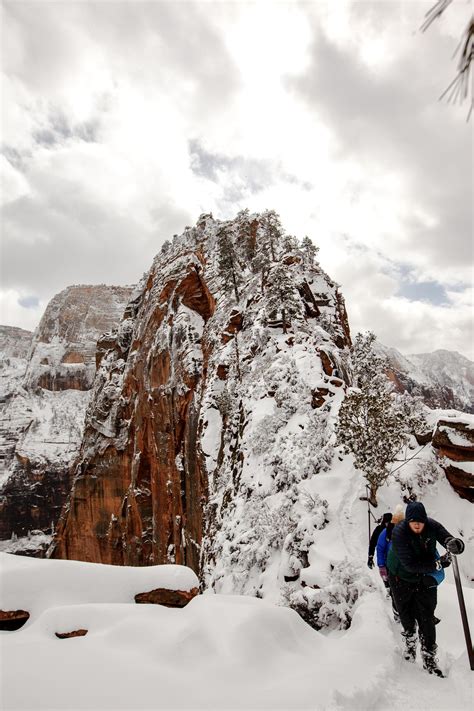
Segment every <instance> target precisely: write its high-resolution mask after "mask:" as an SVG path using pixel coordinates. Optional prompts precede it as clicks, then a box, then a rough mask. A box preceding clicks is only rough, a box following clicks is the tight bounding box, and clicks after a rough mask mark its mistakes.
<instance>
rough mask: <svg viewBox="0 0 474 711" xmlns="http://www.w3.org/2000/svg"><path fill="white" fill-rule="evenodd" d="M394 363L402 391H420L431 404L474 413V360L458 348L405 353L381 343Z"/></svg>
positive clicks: (418, 392)
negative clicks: (457, 350)
mask: <svg viewBox="0 0 474 711" xmlns="http://www.w3.org/2000/svg"><path fill="white" fill-rule="evenodd" d="M377 347H378V350H379V351H380V352H381V353H383V355H385V356H386V357H387V358H388V360H389V362H390V365H391V368H392V372H391V378H392V380H393V382H394V384H395V387H396V388H397V389H398V390H399V392H405V391H406V392H409V393H410V394H411V395H418V396H420V397H422V398H423V400H424V402H425V403H426V404H427V405H428V407H431V408H441V409H455V410H461V411H463V412H469V413H474V363H473V362H472V361H470V360H469V359H468V358H465V357H464V356H462V355H461V354H460V353H457V352H456V351H446V350H437V351H433V353H418V354H413V355H407V356H404V355H402V354H401V353H400V352H399V351H397V350H396V349H395V348H388V347H387V346H383V345H382V344H378V346H377Z"/></svg>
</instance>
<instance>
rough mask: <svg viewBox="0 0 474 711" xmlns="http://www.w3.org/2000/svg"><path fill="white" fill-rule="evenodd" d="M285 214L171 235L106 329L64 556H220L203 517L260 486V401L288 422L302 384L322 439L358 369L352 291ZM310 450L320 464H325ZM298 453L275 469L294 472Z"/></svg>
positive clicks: (147, 559)
mask: <svg viewBox="0 0 474 711" xmlns="http://www.w3.org/2000/svg"><path fill="white" fill-rule="evenodd" d="M274 218H275V216H274V215H272V214H269V213H268V214H267V213H266V214H263V215H249V214H248V213H241V214H240V215H239V216H238V217H237V218H236V219H235V220H233V221H229V222H220V221H218V220H214V219H213V218H212V216H210V215H203V216H201V218H200V219H199V221H198V223H197V225H196V227H194V228H192V229H187V230H186V231H185V233H184V234H183V235H182V236H181V237H179V238H177V239H176V240H175V241H174V244H173V245H169V243H167V244H165V246H164V248H163V250H162V252H161V253H160V254H159V255H158V256H157V257H156V259H155V261H154V263H153V265H152V267H151V269H150V271H149V273H148V274H147V275H146V277H144V279H143V281H142V282H141V284H140V285H139V288H138V289H137V290H136V292H135V293H134V294H133V295H132V297H131V300H130V302H129V304H128V306H127V308H126V310H125V314H124V319H123V321H122V323H121V324H120V326H119V328H118V330H117V332H116V333H115V335H113V336H112V335H108V336H107V337H105V338H104V339H102V340H100V341H99V343H98V350H97V360H98V362H99V363H100V367H99V370H98V372H97V376H96V380H95V385H94V390H93V397H92V400H91V404H90V407H89V409H88V412H87V416H86V427H85V433H84V440H83V443H82V446H81V451H80V455H79V461H78V465H77V468H76V473H75V479H74V484H73V490H72V494H71V498H70V501H69V503H68V506H67V507H66V510H65V512H64V516H63V517H62V519H61V522H60V525H59V527H58V530H57V533H56V538H55V544H54V550H53V551H52V555H53V556H54V557H62V558H74V559H78V560H87V561H97V562H102V563H114V564H125V565H149V564H157V563H166V562H176V563H184V564H186V565H189V566H191V567H192V568H193V569H194V570H195V571H198V570H200V569H201V566H202V564H203V562H204V564H205V565H206V566H208V567H209V566H210V565H212V560H213V559H214V558H215V554H216V551H215V550H212V549H211V548H212V547H208V548H207V549H206V548H205V547H202V546H201V542H202V539H203V532H204V530H206V532H207V534H208V537H209V536H211V537H212V530H213V529H214V528H215V527H216V526H219V527H220V529H221V530H223V526H222V519H223V517H224V516H225V511H226V508H228V507H229V505H230V502H231V501H232V498H233V496H234V495H236V493H237V491H239V492H241V491H243V490H245V491H248V493H249V495H250V491H251V488H254V487H257V482H256V481H253V482H250V480H249V478H248V477H249V467H250V468H251V462H252V456H253V454H252V452H251V448H250V444H249V442H250V441H254V440H256V439H258V437H259V436H260V435H258V432H257V434H256V433H255V428H257V429H258V427H257V425H258V422H257V420H258V419H259V417H258V415H257V413H256V412H253V410H254V409H255V402H257V401H260V405H259V408H258V409H259V413H260V416H266V415H268V416H269V417H271V418H273V420H274V427H276V429H277V430H278V429H279V427H284V426H285V418H288V419H289V418H290V415H289V409H288V407H287V406H288V403H289V402H290V401H292V400H293V399H294V397H301V398H302V399H303V402H304V412H305V414H304V417H303V418H302V419H301V421H300V422H299V423H295V424H294V426H295V427H297V431H298V432H299V433H300V435H301V437H300V439H301V444H302V447H303V444H304V447H306V448H307V449H308V450H310V449H311V448H313V449H314V445H315V441H314V439H313V435H314V436H320V437H321V438H324V437H323V435H322V433H321V431H320V430H319V429H318V426H319V424H321V423H323V425H322V429H323V430H324V428H325V426H326V424H327V421H328V417H329V412H330V410H331V405H332V403H333V402H336V401H337V400H338V399H339V398H340V397H342V390H343V389H344V379H346V380H347V379H348V375H347V373H346V366H345V359H344V353H345V350H346V349H347V347H348V346H349V345H350V334H349V327H348V321H347V314H346V311H345V306H344V300H343V298H342V296H341V295H340V293H339V291H338V288H337V285H336V284H334V283H333V282H332V281H331V280H330V279H329V277H328V276H327V275H326V274H325V273H324V272H323V271H322V270H321V268H320V267H319V265H318V264H317V263H315V262H314V255H311V253H310V252H304V250H302V249H301V248H300V247H298V246H297V244H296V242H295V241H294V240H293V239H292V238H286V239H284V235H283V232H282V230H280V228H279V227H278V224H276V227H275V219H274ZM276 363H281V366H282V370H281V371H280V369H279V368H275V364H276ZM294 393H296V394H294ZM279 409H281V412H282V413H284V414H282V415H281V417H280V419H278V417H279V416H278V410H279ZM277 420H278V422H277ZM278 423H279V424H278ZM305 428H306V429H305ZM320 429H321V428H320ZM303 430H304V437H303ZM261 436H262V437H264V436H265V435H263V434H262V435H261ZM328 436H329V435H328ZM303 440H304V442H303ZM255 446H257V445H255ZM305 455H306V451H302V452H301V456H305ZM317 458H319V459H321V452H319V451H318V453H317V457H315V458H314V459H317ZM328 458H329V459H330V456H329V455H328ZM322 459H323V460H324V456H322ZM311 461H312V460H311V457H310V465H309V466H312V467H313V468H314V471H316V470H317V468H318V467H320V466H325V465H327V462H322V461H319V460H318V461H313V462H312V464H311ZM287 466H289V463H288V462H286V461H285V462H280V464H279V465H277V464H275V467H274V468H275V471H276V472H277V473H278V475H279V476H283V475H282V473H281V472H282V471H283V469H284V467H287ZM308 475H309V472H308ZM275 476H276V474H275ZM281 486H282V487H283V486H284V484H283V483H282V484H281ZM229 520H230V519H229ZM219 522H220V523H219ZM204 558H205V559H206V561H204Z"/></svg>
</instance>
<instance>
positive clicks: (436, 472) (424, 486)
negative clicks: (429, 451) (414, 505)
mask: <svg viewBox="0 0 474 711" xmlns="http://www.w3.org/2000/svg"><path fill="white" fill-rule="evenodd" d="M440 473H441V468H440V466H439V465H438V464H437V463H436V462H435V461H434V460H433V459H428V460H423V461H421V462H419V463H418V464H417V466H416V468H415V470H414V471H413V469H408V468H407V469H406V470H404V469H403V468H401V469H400V470H399V471H398V472H396V474H395V475H394V476H395V477H396V479H397V481H398V482H399V484H400V487H401V493H402V496H403V500H404V501H420V500H421V499H422V498H423V496H425V494H426V493H427V490H428V489H429V488H430V487H431V486H433V484H435V483H436V482H437V481H438V479H439V476H440Z"/></svg>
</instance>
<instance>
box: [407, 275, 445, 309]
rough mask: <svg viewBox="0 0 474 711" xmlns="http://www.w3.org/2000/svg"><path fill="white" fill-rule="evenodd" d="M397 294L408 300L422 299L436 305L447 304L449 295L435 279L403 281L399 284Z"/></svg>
mask: <svg viewBox="0 0 474 711" xmlns="http://www.w3.org/2000/svg"><path fill="white" fill-rule="evenodd" d="M397 296H403V297H404V298H405V299H409V300H410V301H424V302H427V303H429V304H435V305H436V306H442V305H446V304H449V296H448V294H447V293H446V289H445V287H444V286H443V285H442V284H439V283H438V282H437V281H413V282H411V281H404V282H402V283H401V284H400V287H399V289H398V292H397Z"/></svg>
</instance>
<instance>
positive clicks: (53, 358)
mask: <svg viewBox="0 0 474 711" xmlns="http://www.w3.org/2000/svg"><path fill="white" fill-rule="evenodd" d="M130 292H131V289H130V288H128V287H106V286H98V287H91V286H88V287H85V286H78V287H70V288H68V289H65V290H64V291H63V292H61V293H60V294H58V295H57V296H55V297H54V298H53V299H52V301H51V303H50V304H49V305H48V307H47V309H46V311H45V314H44V316H43V318H42V320H41V322H40V324H39V326H38V328H37V329H36V332H35V334H34V336H33V338H31V334H28V332H23V331H22V330H21V329H8V328H6V327H2V331H1V332H0V344H1V345H2V347H3V348H4V351H2V353H1V354H0V389H1V390H0V514H1V515H0V548H2V550H12V551H25V552H30V553H38V551H39V552H41V550H43V549H44V548H45V547H46V546H47V545H48V544H49V541H50V537H49V538H48V536H47V535H46V536H45V535H44V534H45V532H46V533H47V534H48V535H49V536H50V534H51V532H52V530H53V529H54V526H55V524H56V522H57V519H58V517H59V514H60V511H61V508H62V505H63V503H64V500H65V498H66V496H67V495H68V494H69V492H70V486H71V476H70V470H69V469H70V465H71V463H72V462H73V461H74V458H75V457H76V455H77V451H78V449H79V445H80V442H81V440H82V433H83V426H84V414H85V410H86V407H87V404H88V401H89V397H90V387H91V384H92V382H93V379H94V374H95V351H96V343H97V339H98V337H99V336H100V335H101V334H103V332H104V331H106V330H108V329H110V328H111V327H113V326H115V325H116V324H117V323H118V322H119V320H120V318H121V316H122V312H123V309H124V306H125V304H126V302H127V301H128V297H129V295H130ZM27 344H29V347H28V348H27ZM18 356H20V357H18ZM32 531H35V533H36V535H29V533H30V532H32ZM17 539H18V540H17Z"/></svg>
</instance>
